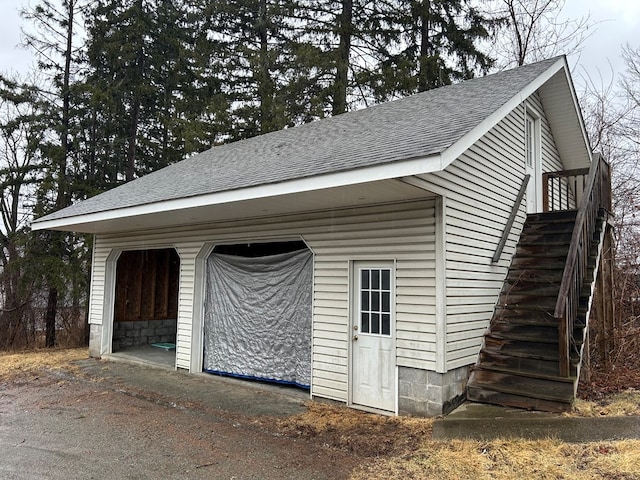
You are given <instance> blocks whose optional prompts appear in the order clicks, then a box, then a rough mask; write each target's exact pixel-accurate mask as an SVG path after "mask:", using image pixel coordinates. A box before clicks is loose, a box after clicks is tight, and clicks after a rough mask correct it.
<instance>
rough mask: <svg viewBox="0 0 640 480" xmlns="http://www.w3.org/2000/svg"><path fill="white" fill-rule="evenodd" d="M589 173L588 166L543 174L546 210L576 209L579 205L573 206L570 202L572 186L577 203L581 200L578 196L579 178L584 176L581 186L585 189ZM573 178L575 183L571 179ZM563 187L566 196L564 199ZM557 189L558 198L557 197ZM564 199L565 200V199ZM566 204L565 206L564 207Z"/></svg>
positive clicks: (543, 196)
mask: <svg viewBox="0 0 640 480" xmlns="http://www.w3.org/2000/svg"><path fill="white" fill-rule="evenodd" d="M588 175H589V169H588V168H574V169H572V170H560V171H557V172H545V173H543V174H542V205H543V211H544V212H551V211H556V210H575V209H576V208H577V207H576V206H572V205H571V202H570V200H571V199H570V193H571V188H573V194H574V197H575V203H578V202H579V199H578V196H579V193H580V192H579V191H578V186H579V185H578V179H579V178H582V185H580V187H581V188H582V190H584V187H585V184H586V181H585V178H586V177H587V176H588ZM572 178H573V184H572V183H571V179H572ZM563 187H564V190H565V192H566V196H565V198H564V199H563V196H562V194H563ZM556 189H557V194H558V195H557V198H556V195H555V194H556ZM563 200H564V201H563ZM563 205H564V208H563Z"/></svg>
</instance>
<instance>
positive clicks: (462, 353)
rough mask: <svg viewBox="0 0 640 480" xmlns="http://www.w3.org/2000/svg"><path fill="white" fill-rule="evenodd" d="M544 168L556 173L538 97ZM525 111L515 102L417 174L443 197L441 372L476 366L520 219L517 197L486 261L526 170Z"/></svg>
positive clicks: (555, 159) (531, 104) (555, 156)
mask: <svg viewBox="0 0 640 480" xmlns="http://www.w3.org/2000/svg"><path fill="white" fill-rule="evenodd" d="M527 103H528V105H527V108H533V109H534V110H535V112H536V114H537V115H538V116H539V117H540V129H541V135H542V142H541V147H542V152H541V153H542V170H543V172H544V171H555V170H561V169H562V168H563V167H562V164H561V162H560V160H559V156H558V153H557V149H556V147H555V142H554V140H553V137H552V136H551V131H550V129H549V123H548V121H547V119H546V118H545V116H544V111H543V110H542V106H541V103H540V101H539V98H538V95H537V94H536V95H533V96H532V97H531V98H530V99H529V101H528V102H527ZM524 115H525V106H524V104H522V105H520V106H519V107H518V108H517V109H515V110H514V111H512V112H511V113H510V114H509V115H508V116H507V117H505V118H504V119H503V120H502V121H500V122H499V123H498V124H497V125H496V126H495V127H493V128H492V129H491V130H490V131H489V132H487V133H486V134H485V135H484V136H483V137H482V138H480V140H478V141H477V142H476V143H475V144H474V145H473V146H472V147H471V148H469V149H468V150H467V151H466V152H465V153H464V154H463V155H461V156H460V157H459V158H458V159H457V160H455V161H454V162H453V163H452V164H451V165H449V166H448V167H447V168H446V169H445V170H444V171H442V172H437V173H433V174H427V175H422V176H420V178H422V179H423V180H425V182H426V183H425V188H428V187H429V185H432V186H434V190H437V191H442V190H445V191H447V194H446V197H447V201H446V214H445V218H446V226H445V232H446V233H445V235H446V247H445V250H446V310H445V312H446V368H445V371H446V370H451V369H454V368H458V367H461V366H465V365H470V364H473V363H475V362H476V359H477V355H478V352H479V349H480V345H481V343H482V337H483V334H484V332H485V330H486V328H487V326H488V324H489V320H490V319H491V316H492V314H493V311H494V308H495V304H496V302H497V300H498V295H499V293H500V291H501V289H502V285H503V282H504V279H505V276H506V272H507V269H508V266H509V263H510V259H511V256H512V255H513V252H514V249H515V245H516V244H517V241H518V237H519V235H520V232H521V231H522V227H523V224H524V220H525V215H526V214H525V202H524V200H523V202H522V205H520V207H519V210H518V215H517V217H516V221H515V223H514V225H513V228H512V230H511V232H510V234H509V237H508V241H507V244H506V246H505V248H504V250H503V253H502V256H501V258H500V260H499V261H498V262H497V263H495V264H494V263H492V261H491V259H492V257H493V254H494V252H495V250H496V247H497V245H498V242H499V241H500V237H501V235H502V230H503V228H504V226H505V224H506V222H507V219H508V217H509V215H510V213H511V210H512V207H513V204H514V202H515V200H516V197H517V194H518V190H519V189H520V186H521V183H522V179H523V177H524V172H525V138H524V137H525V135H524Z"/></svg>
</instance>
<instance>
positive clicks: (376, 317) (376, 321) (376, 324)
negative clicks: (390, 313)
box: [371, 313, 380, 333]
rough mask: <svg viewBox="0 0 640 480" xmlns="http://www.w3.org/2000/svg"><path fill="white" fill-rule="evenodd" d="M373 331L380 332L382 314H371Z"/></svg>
mask: <svg viewBox="0 0 640 480" xmlns="http://www.w3.org/2000/svg"><path fill="white" fill-rule="evenodd" d="M371 333H380V314H379V313H372V314H371Z"/></svg>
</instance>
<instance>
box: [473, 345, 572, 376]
mask: <svg viewBox="0 0 640 480" xmlns="http://www.w3.org/2000/svg"><path fill="white" fill-rule="evenodd" d="M479 359H480V365H481V366H482V368H502V369H505V371H518V372H529V374H543V375H558V374H559V372H560V362H559V359H558V357H557V356H556V357H555V358H551V359H547V358H544V359H542V358H531V357H529V356H527V355H508V354H505V353H501V352H494V351H491V350H487V349H482V350H481V351H480V357H479ZM576 367H577V365H576V363H575V362H572V363H571V370H572V374H574V375H575V374H576V372H577V368H576ZM474 368H475V367H474Z"/></svg>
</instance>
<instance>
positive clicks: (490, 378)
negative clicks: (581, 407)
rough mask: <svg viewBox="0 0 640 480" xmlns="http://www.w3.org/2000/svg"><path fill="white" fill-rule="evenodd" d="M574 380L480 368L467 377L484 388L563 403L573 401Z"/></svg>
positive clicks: (477, 385)
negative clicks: (536, 376) (534, 376)
mask: <svg viewBox="0 0 640 480" xmlns="http://www.w3.org/2000/svg"><path fill="white" fill-rule="evenodd" d="M574 382H575V378H573V377H569V378H562V377H555V378H553V379H542V378H533V377H526V376H522V375H513V374H510V373H503V372H496V371H491V370H484V369H482V368H477V369H475V370H473V371H472V373H471V376H470V378H469V384H471V385H472V386H476V387H482V388H484V389H486V390H492V391H497V392H503V393H510V394H514V395H522V396H525V397H528V398H537V399H541V400H550V401H556V402H564V403H571V402H572V401H573V398H574V397H573V391H574V390H573V387H574Z"/></svg>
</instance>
